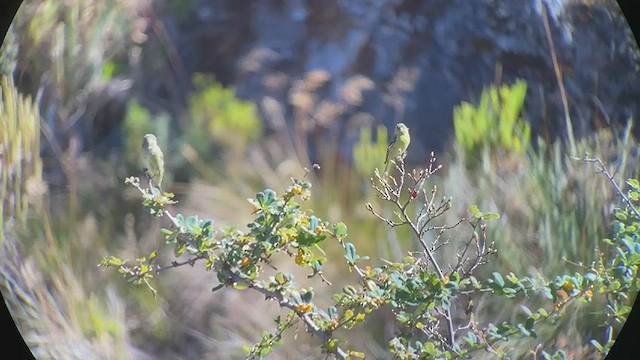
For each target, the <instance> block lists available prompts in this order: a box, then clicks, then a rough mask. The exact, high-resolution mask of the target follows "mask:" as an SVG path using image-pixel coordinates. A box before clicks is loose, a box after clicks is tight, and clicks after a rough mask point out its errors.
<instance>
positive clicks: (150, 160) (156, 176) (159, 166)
mask: <svg viewBox="0 0 640 360" xmlns="http://www.w3.org/2000/svg"><path fill="white" fill-rule="evenodd" d="M142 158H143V160H144V171H145V173H146V174H147V177H148V178H149V179H150V180H151V182H152V183H153V186H157V187H158V189H161V187H160V185H161V184H162V177H163V176H164V155H163V154H162V150H161V149H160V147H159V146H158V139H157V138H156V136H155V135H153V134H146V135H145V136H144V141H143V142H142Z"/></svg>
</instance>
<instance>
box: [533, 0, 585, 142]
mask: <svg viewBox="0 0 640 360" xmlns="http://www.w3.org/2000/svg"><path fill="white" fill-rule="evenodd" d="M541 3H542V22H543V24H544V30H545V32H546V34H547V43H548V44H549V50H550V51H551V61H552V62H553V71H554V73H555V75H556V80H557V81H558V87H559V88H560V97H561V99H562V107H563V108H564V121H565V126H566V127H567V136H568V139H569V145H570V146H571V151H572V152H573V153H574V154H575V153H576V151H577V149H576V141H575V139H574V137H573V125H572V123H571V115H570V114H569V102H568V101H567V92H566V91H565V88H564V80H563V78H562V71H561V70H560V64H559V63H558V56H557V54H556V47H555V45H554V43H553V37H552V36H551V28H550V26H549V18H548V17H549V15H548V13H549V7H548V5H547V3H546V2H544V1H542V2H541Z"/></svg>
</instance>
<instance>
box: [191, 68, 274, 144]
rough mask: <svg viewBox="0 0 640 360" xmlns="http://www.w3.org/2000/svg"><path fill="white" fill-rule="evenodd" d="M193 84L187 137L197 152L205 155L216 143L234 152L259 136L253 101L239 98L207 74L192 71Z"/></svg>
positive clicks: (257, 119) (258, 123) (259, 130)
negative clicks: (190, 119) (190, 121)
mask: <svg viewBox="0 0 640 360" xmlns="http://www.w3.org/2000/svg"><path fill="white" fill-rule="evenodd" d="M193 84H194V86H195V89H196V91H195V92H194V93H193V94H192V95H191V96H190V97H189V110H190V111H191V116H192V118H193V124H192V126H190V127H189V139H190V140H191V141H192V142H191V145H192V146H193V147H194V148H195V149H196V150H197V151H198V152H200V153H201V154H208V153H209V152H210V151H211V149H210V146H211V145H213V144H216V145H219V146H221V147H222V148H224V149H226V150H228V151H230V152H231V153H233V154H236V155H237V154H241V153H242V152H243V151H244V149H245V148H246V146H247V144H249V143H252V142H254V141H256V140H258V139H259V138H260V137H261V136H262V122H261V120H260V118H259V117H258V112H257V109H256V105H255V104H254V103H252V102H249V101H243V100H241V99H239V98H238V97H236V95H235V92H234V91H233V90H232V89H225V88H224V87H223V86H222V84H220V83H218V82H216V81H215V79H214V78H213V77H212V76H210V75H205V74H195V75H194V77H193Z"/></svg>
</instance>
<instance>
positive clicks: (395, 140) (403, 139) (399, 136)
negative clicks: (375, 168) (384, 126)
mask: <svg viewBox="0 0 640 360" xmlns="http://www.w3.org/2000/svg"><path fill="white" fill-rule="evenodd" d="M410 142H411V137H410V136H409V128H408V127H407V126H406V125H405V124H403V123H398V124H397V125H396V130H395V132H394V133H393V137H392V138H391V141H390V142H389V146H388V147H387V157H386V158H385V159H384V163H385V167H384V173H385V174H388V173H389V162H390V160H393V159H395V158H397V157H398V156H404V155H405V152H406V151H407V148H408V147H409V143H410Z"/></svg>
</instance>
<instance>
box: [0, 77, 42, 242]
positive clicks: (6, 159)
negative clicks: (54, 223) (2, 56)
mask: <svg viewBox="0 0 640 360" xmlns="http://www.w3.org/2000/svg"><path fill="white" fill-rule="evenodd" d="M0 99H1V101H0V178H1V180H0V182H1V183H0V186H1V187H0V198H2V207H0V225H2V229H4V228H5V225H8V224H7V220H8V219H9V218H10V217H12V218H13V219H14V220H17V221H18V222H21V221H22V220H24V219H26V214H27V209H28V205H29V200H30V197H32V196H35V195H37V194H38V193H43V192H44V187H45V185H44V183H42V160H41V159H40V113H39V112H38V107H37V106H36V104H34V103H33V101H32V100H31V98H30V97H29V96H26V97H23V96H22V95H20V94H19V93H18V91H17V89H16V88H15V87H14V85H13V81H12V80H11V78H8V77H2V87H1V88H0ZM31 200H32V201H33V199H31ZM3 242H4V231H2V232H0V245H1V244H2V243H3Z"/></svg>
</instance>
